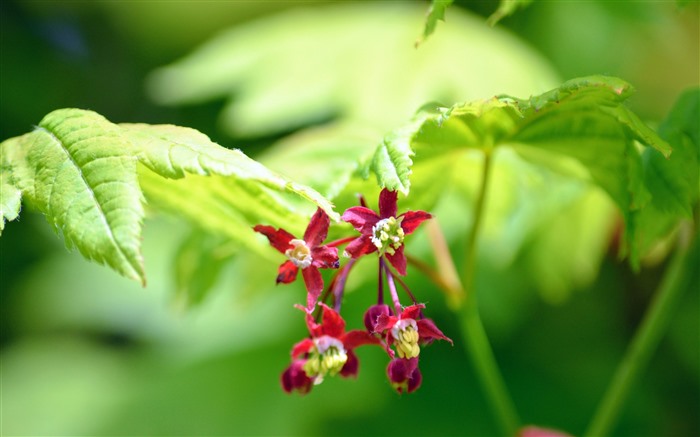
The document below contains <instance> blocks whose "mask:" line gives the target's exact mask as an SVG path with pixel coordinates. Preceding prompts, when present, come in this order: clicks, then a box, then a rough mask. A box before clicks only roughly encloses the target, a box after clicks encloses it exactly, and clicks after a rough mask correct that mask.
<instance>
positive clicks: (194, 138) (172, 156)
mask: <svg viewBox="0 0 700 437" xmlns="http://www.w3.org/2000/svg"><path fill="white" fill-rule="evenodd" d="M121 127H122V128H123V129H124V133H125V135H126V136H127V137H128V138H130V139H131V140H132V141H133V142H134V143H135V144H137V145H138V146H139V147H138V157H139V161H140V162H142V163H143V164H144V165H146V166H147V167H148V168H150V169H151V170H153V171H154V172H156V173H157V174H159V175H161V176H163V177H166V178H181V177H183V176H184V174H185V173H188V174H198V175H219V176H233V177H235V178H236V179H243V180H252V181H256V182H259V183H260V184H262V185H265V186H267V187H270V188H273V189H275V190H279V191H289V192H292V193H295V194H298V195H299V196H301V197H303V198H305V199H307V200H310V201H312V202H314V203H316V204H317V205H318V206H320V207H321V208H323V209H324V210H325V211H326V213H327V214H328V215H329V216H331V217H332V218H334V219H336V220H337V219H338V214H337V213H336V212H335V211H334V210H333V205H332V204H331V203H330V202H329V201H328V200H326V199H325V198H324V197H323V196H321V195H320V194H319V193H318V192H316V191H315V190H313V189H311V188H309V187H306V186H304V185H300V184H297V183H294V182H292V181H289V180H287V179H285V178H283V177H282V176H280V175H278V174H275V173H274V172H272V171H271V170H269V169H268V168H266V167H265V166H263V165H262V164H260V163H258V162H257V161H255V160H253V159H250V158H249V157H248V156H246V155H245V154H244V153H243V152H241V151H240V150H230V149H226V148H223V147H221V146H219V145H218V144H216V143H213V142H212V141H211V140H210V139H209V137H207V136H206V135H204V134H202V133H201V132H199V131H196V130H194V129H190V128H186V127H180V126H173V125H147V124H122V125H121Z"/></svg>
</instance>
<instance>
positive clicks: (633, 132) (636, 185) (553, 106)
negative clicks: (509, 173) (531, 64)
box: [374, 76, 671, 263]
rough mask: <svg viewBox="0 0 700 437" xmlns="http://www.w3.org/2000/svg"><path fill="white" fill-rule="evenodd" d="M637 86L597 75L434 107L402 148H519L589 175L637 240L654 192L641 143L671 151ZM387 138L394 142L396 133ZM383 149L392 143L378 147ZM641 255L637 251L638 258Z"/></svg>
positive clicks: (385, 172) (425, 152)
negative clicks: (636, 104) (640, 108)
mask: <svg viewBox="0 0 700 437" xmlns="http://www.w3.org/2000/svg"><path fill="white" fill-rule="evenodd" d="M632 91H633V90H632V88H631V86H630V85H629V84H627V83H626V82H624V81H622V80H619V79H615V78H609V77H602V76H592V77H586V78H581V79H575V80H572V81H569V82H566V83H564V84H563V85H562V86H561V87H559V88H557V89H554V90H551V91H549V92H547V93H544V94H542V95H538V96H533V97H531V98H529V99H525V100H521V99H516V98H512V97H507V96H501V97H495V98H493V99H489V100H485V101H476V102H472V103H463V104H457V105H454V106H452V107H450V108H443V107H437V106H434V107H432V109H430V108H429V110H428V111H426V110H423V111H421V112H420V113H419V114H418V115H417V116H416V120H417V122H414V123H413V124H412V125H411V126H410V131H412V132H413V133H412V134H411V133H410V132H408V133H407V132H406V130H405V129H406V128H403V129H402V130H400V132H401V136H397V138H400V141H398V144H397V148H399V147H402V149H401V150H406V148H405V146H404V144H405V143H406V142H407V141H408V142H409V143H410V146H411V147H410V148H409V150H408V151H405V152H404V155H405V156H409V155H408V154H409V153H410V152H411V151H412V152H414V153H415V157H414V158H413V160H414V161H415V162H416V163H418V162H420V161H421V160H423V159H430V158H432V157H434V156H436V155H438V156H439V155H441V154H445V153H453V152H455V151H460V150H469V149H475V150H481V151H484V152H486V153H491V152H489V151H490V150H492V149H493V148H495V147H501V146H509V147H513V148H514V149H515V150H516V151H518V153H519V154H520V155H521V156H523V157H525V158H526V159H528V160H530V161H532V162H533V163H535V164H537V165H542V166H545V167H549V168H552V169H553V170H556V171H561V172H563V173H565V174H569V175H571V176H575V177H578V178H581V177H583V178H584V179H590V180H591V181H592V182H593V183H595V184H597V185H598V186H600V187H601V188H602V189H603V190H605V191H606V192H607V193H608V194H609V195H610V197H611V198H612V199H613V200H614V201H615V203H616V204H617V205H618V207H619V208H620V210H621V211H622V213H623V215H624V217H625V221H626V224H627V227H626V235H627V242H628V243H631V239H632V238H633V236H634V235H636V233H637V232H639V230H638V229H637V221H636V219H637V217H636V213H637V212H638V211H639V210H640V209H641V208H643V207H644V206H645V205H646V204H647V203H648V201H649V199H650V198H651V196H650V193H649V191H648V189H647V188H646V185H645V181H644V170H643V165H642V159H641V156H640V154H639V153H638V151H637V149H636V146H635V141H636V142H639V143H640V144H643V145H646V146H651V147H652V148H653V149H655V150H653V149H650V150H652V152H649V153H655V154H657V155H659V156H660V157H663V155H666V156H667V155H668V154H669V153H670V151H671V149H670V146H669V145H668V144H667V143H666V142H665V141H663V140H662V139H661V138H659V137H658V136H657V135H656V134H655V133H654V131H652V130H651V129H649V128H648V127H646V126H645V125H644V124H643V123H642V122H641V121H640V120H639V119H638V117H637V116H636V115H634V114H633V113H632V112H631V111H630V110H629V109H628V108H627V107H626V106H624V101H625V100H626V99H627V97H629V95H630V94H631V93H632ZM387 138H388V141H389V142H391V141H392V136H388V137H387ZM406 138H408V140H406ZM382 147H386V146H384V145H382V146H380V147H379V150H381V149H382ZM662 154H663V155H662ZM561 157H566V158H568V159H569V160H573V162H575V163H576V165H571V164H567V163H566V162H567V161H566V160H564V161H562V160H561ZM455 162H458V161H457V160H455ZM385 165H386V168H380V169H379V170H380V171H377V168H374V170H375V174H376V175H377V178H378V180H379V183H380V185H386V184H388V183H394V182H393V179H392V175H391V171H393V170H394V166H393V165H387V164H385ZM375 167H376V166H375ZM407 167H409V165H407ZM404 171H406V170H404ZM445 174H447V171H446V169H441V170H439V172H438V173H436V174H435V175H434V178H441V177H444V175H445ZM632 247H634V246H632ZM636 257H637V252H636V251H633V253H632V254H631V258H632V261H633V263H634V262H635V261H636V259H637V258H636Z"/></svg>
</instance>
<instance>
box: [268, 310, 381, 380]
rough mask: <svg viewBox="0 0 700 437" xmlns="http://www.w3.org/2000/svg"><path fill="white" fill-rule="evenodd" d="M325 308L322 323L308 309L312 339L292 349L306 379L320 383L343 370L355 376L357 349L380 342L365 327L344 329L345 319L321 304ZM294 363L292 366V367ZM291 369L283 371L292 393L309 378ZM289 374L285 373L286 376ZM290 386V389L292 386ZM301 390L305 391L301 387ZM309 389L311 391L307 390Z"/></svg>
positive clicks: (345, 375) (294, 358) (308, 321)
mask: <svg viewBox="0 0 700 437" xmlns="http://www.w3.org/2000/svg"><path fill="white" fill-rule="evenodd" d="M319 305H320V306H321V308H322V311H323V313H322V315H321V323H316V321H315V320H314V318H313V316H312V315H311V314H310V313H309V312H308V311H306V310H305V309H304V308H302V307H299V308H300V309H302V310H304V311H305V312H306V325H307V327H308V328H309V333H310V334H311V337H310V338H306V339H304V340H302V341H300V342H299V343H297V344H295V345H294V347H293V348H292V360H294V362H293V363H292V365H294V363H297V362H300V363H301V364H300V366H301V369H302V370H303V371H304V374H305V375H306V377H307V378H309V379H310V380H311V381H313V383H314V384H320V383H321V382H322V381H323V378H324V377H325V376H326V375H331V376H333V375H336V374H338V373H340V375H341V376H343V377H346V378H347V377H355V376H357V372H358V369H359V361H358V359H357V355H355V352H354V349H355V348H357V347H359V346H362V345H365V344H379V340H378V339H377V338H376V337H374V336H373V335H371V334H370V333H368V332H367V331H362V330H352V331H348V332H345V320H343V318H342V317H341V316H340V314H338V313H337V312H336V311H335V310H333V309H332V308H330V307H329V306H328V305H326V304H324V303H321V304H319ZM291 367H292V366H290V368H291ZM292 372H293V371H292V370H290V369H289V368H288V369H287V370H285V372H284V373H283V374H282V387H283V388H284V390H285V391H287V392H291V391H292V390H293V389H294V388H297V387H299V386H302V388H305V387H306V386H305V385H304V384H305V383H306V380H304V379H303V378H301V377H298V376H296V374H293V373H292ZM287 374H288V376H285V375H287ZM295 376H296V377H297V378H298V381H300V382H298V383H296V384H294V383H288V382H286V381H292V379H293V377H295ZM290 387H291V389H288V388H290ZM299 391H300V392H302V393H306V392H304V391H302V390H299ZM307 391H308V390H307Z"/></svg>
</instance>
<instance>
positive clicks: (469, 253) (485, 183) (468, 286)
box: [462, 149, 492, 305]
mask: <svg viewBox="0 0 700 437" xmlns="http://www.w3.org/2000/svg"><path fill="white" fill-rule="evenodd" d="M491 154H492V151H491V150H488V149H487V150H484V171H483V173H482V175H481V186H480V187H479V193H478V194H477V198H476V202H475V204H474V214H473V216H474V222H473V224H472V228H471V231H470V232H469V236H468V237H467V247H466V253H465V257H464V266H463V269H462V284H463V287H464V293H465V296H464V297H465V302H464V303H465V305H475V303H474V302H475V297H474V296H473V293H472V289H473V287H474V270H475V268H476V257H477V244H476V243H477V239H478V237H479V232H480V231H481V223H482V221H483V218H484V212H485V211H484V205H485V204H486V193H487V192H488V187H489V183H490V181H491V159H492V156H491Z"/></svg>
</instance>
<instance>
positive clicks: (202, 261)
mask: <svg viewBox="0 0 700 437" xmlns="http://www.w3.org/2000/svg"><path fill="white" fill-rule="evenodd" d="M235 252H236V246H235V245H232V244H231V242H228V241H226V240H225V239H223V238H222V237H220V236H215V235H212V234H210V233H208V232H204V231H202V230H201V229H198V228H194V229H193V230H192V232H191V233H190V234H189V235H188V236H187V237H186V238H185V239H184V240H183V241H182V243H181V244H180V247H179V248H178V249H177V252H176V253H175V259H174V262H173V264H174V265H173V271H174V272H175V287H176V295H177V296H176V298H177V299H178V301H179V303H181V304H183V305H185V306H196V305H198V304H200V303H201V302H202V301H203V300H204V298H206V297H207V294H208V293H209V291H210V290H211V289H212V287H213V286H214V285H215V284H216V282H217V280H218V279H219V274H220V272H221V269H222V268H223V267H224V265H225V264H226V262H227V261H229V260H231V257H232V255H233V254H234V253H235Z"/></svg>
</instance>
